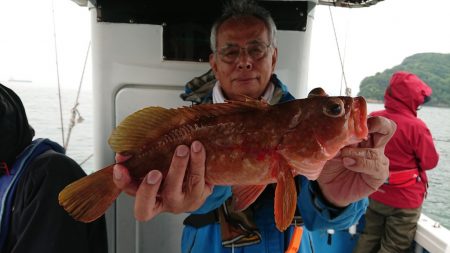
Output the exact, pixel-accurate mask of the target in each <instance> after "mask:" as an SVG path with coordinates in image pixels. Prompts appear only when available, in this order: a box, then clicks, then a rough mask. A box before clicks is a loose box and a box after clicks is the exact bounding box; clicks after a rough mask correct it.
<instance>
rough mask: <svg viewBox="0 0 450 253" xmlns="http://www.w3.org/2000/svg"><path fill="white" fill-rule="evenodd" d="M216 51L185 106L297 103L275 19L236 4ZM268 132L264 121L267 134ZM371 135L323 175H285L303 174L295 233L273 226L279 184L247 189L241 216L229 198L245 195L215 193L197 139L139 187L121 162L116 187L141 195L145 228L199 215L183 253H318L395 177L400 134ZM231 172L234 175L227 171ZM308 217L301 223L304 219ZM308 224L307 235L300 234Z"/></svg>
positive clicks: (372, 128)
mask: <svg viewBox="0 0 450 253" xmlns="http://www.w3.org/2000/svg"><path fill="white" fill-rule="evenodd" d="M211 47H212V50H213V53H212V54H211V55H210V65H211V68H212V71H213V73H207V76H204V77H203V78H206V79H207V80H206V81H205V82H203V83H201V85H198V86H200V87H198V86H197V85H196V83H195V81H194V82H191V83H189V84H188V86H187V88H186V93H185V94H183V95H182V97H183V98H184V99H185V100H189V101H193V102H195V103H202V104H203V103H214V104H215V103H223V102H224V101H226V100H231V101H244V102H245V101H247V100H250V99H255V101H256V100H259V99H261V100H264V101H266V102H267V103H268V104H270V105H274V104H279V103H281V102H286V101H290V100H293V99H294V98H293V97H292V95H291V94H290V93H289V92H288V91H287V89H286V86H285V85H283V84H282V83H281V81H280V80H279V79H278V78H277V77H276V75H275V74H274V73H273V72H274V69H275V65H276V62H277V60H278V59H277V43H276V27H275V24H274V22H273V20H272V18H271V17H270V14H269V13H268V12H267V11H266V10H264V9H262V8H261V7H259V6H257V5H255V4H253V3H251V2H248V1H232V3H231V5H230V6H228V8H227V9H226V10H225V11H224V14H223V16H222V17H221V18H219V19H218V20H217V21H216V23H215V24H214V26H213V29H212V32H211ZM212 74H213V75H212ZM208 77H209V78H208ZM214 78H215V79H214ZM197 81H198V80H197ZM197 84H198V83H197ZM208 85H209V86H208ZM311 95H313V96H319V95H320V94H314V93H313V94H311ZM322 95H323V94H322ZM253 103H255V106H264V105H256V104H257V103H256V102H253ZM260 104H264V103H260ZM364 106H365V103H364ZM319 109H320V110H322V108H319ZM364 110H365V107H364ZM331 112H333V111H332V110H331ZM337 113H338V114H339V113H340V112H337ZM364 119H365V118H364ZM264 123H265V122H259V124H261V126H263V125H264ZM312 123H313V122H312ZM355 124H356V123H355ZM362 124H365V122H364V123H362ZM367 126H368V138H367V140H364V141H362V142H360V143H359V144H355V143H354V142H348V144H353V145H349V146H347V147H344V148H342V149H341V150H340V151H339V153H338V155H337V156H335V158H333V159H331V158H332V157H330V160H329V161H328V162H326V163H325V164H324V166H323V170H322V168H321V169H318V170H314V171H312V172H308V173H310V174H308V173H307V172H306V171H300V172H299V171H298V170H296V164H295V163H292V164H291V163H289V161H287V162H288V163H289V165H286V166H287V167H292V169H293V172H294V173H293V174H294V176H295V190H296V191H297V194H298V196H297V195H295V196H297V197H296V199H295V201H296V202H294V203H296V205H294V209H292V212H294V211H295V213H296V217H297V218H296V219H294V222H293V223H296V224H292V225H289V224H290V220H288V222H289V224H288V225H287V226H286V227H284V226H281V228H280V226H279V225H278V223H277V222H276V221H275V220H274V218H273V217H274V212H275V216H277V212H278V213H279V212H283V211H284V210H283V209H277V205H278V204H277V203H275V206H276V207H275V210H274V196H275V202H277V194H278V193H276V192H277V190H274V187H273V184H269V186H267V187H265V185H264V187H262V188H258V189H257V190H255V188H252V189H247V190H255V191H257V193H256V194H254V195H252V196H253V197H254V198H253V199H251V200H245V201H244V202H245V203H244V204H242V205H240V207H241V208H239V209H242V207H248V208H246V209H245V211H242V212H238V211H236V212H235V211H233V208H232V207H233V204H236V203H231V202H230V201H227V199H229V198H230V196H232V194H233V195H234V194H240V192H241V190H243V189H241V188H239V187H233V191H232V187H230V186H221V185H220V184H218V185H213V184H211V183H210V182H208V180H205V168H206V167H207V165H206V164H207V154H208V153H209V152H212V151H211V150H208V146H206V145H204V144H205V143H202V142H199V141H198V140H195V141H193V142H192V144H191V145H190V147H189V146H187V145H179V146H178V147H177V148H176V150H175V152H174V154H173V158H172V161H171V163H170V167H169V169H168V172H167V173H166V174H165V175H164V176H163V173H161V171H159V170H151V171H150V172H148V174H147V175H145V177H144V178H143V180H142V181H139V180H135V179H132V178H133V177H132V176H130V173H129V171H128V169H127V167H125V166H124V165H123V164H120V163H123V162H124V161H126V160H128V159H131V158H130V157H127V156H124V155H120V154H118V155H117V157H116V159H117V162H118V164H117V165H115V166H114V170H113V175H114V176H113V178H114V183H115V184H116V186H117V187H118V188H119V189H121V190H123V191H125V192H127V193H128V194H130V195H133V196H136V200H135V217H136V219H137V220H140V221H146V220H150V219H152V218H153V217H154V216H156V215H158V214H159V213H162V212H172V213H181V212H191V213H192V215H191V216H189V217H188V219H186V221H185V224H186V226H185V229H184V232H183V239H182V252H229V250H230V248H233V250H234V252H285V251H286V252H312V251H311V250H312V249H313V248H314V242H313V241H312V240H311V238H310V232H309V231H310V230H316V229H327V228H334V229H337V230H339V229H345V228H348V227H349V226H351V225H352V224H354V223H356V222H357V221H358V219H359V218H360V216H361V215H362V214H363V213H364V211H365V208H366V206H367V200H366V199H365V197H367V196H368V195H369V194H371V193H373V192H374V191H376V189H377V188H378V187H379V186H380V185H381V184H383V182H384V181H385V179H386V178H387V176H388V172H389V171H388V163H389V162H388V159H387V158H386V157H385V155H384V147H385V145H386V143H387V141H388V140H389V139H390V137H391V136H392V134H393V132H394V131H395V124H393V123H392V122H391V121H389V120H387V119H386V118H382V117H371V118H369V119H367ZM332 128H333V127H331V130H333V129H332ZM293 138H294V136H293ZM360 140H361V139H360ZM300 141H301V140H300ZM323 144H324V146H323V148H324V149H326V148H328V147H327V144H328V143H326V142H325V143H323ZM306 148H308V147H306ZM243 152H249V151H248V150H243ZM282 155H283V154H282ZM284 157H289V155H286V156H284ZM262 159H265V158H262ZM311 159H312V158H311ZM256 160H257V159H256ZM224 161H226V159H225V160H224ZM278 166H280V165H278ZM286 166H285V167H286ZM224 167H225V168H227V164H226V162H225V163H224ZM299 167H301V166H300V165H299ZM314 168H315V167H314ZM208 173H209V172H208ZM163 177H164V180H162V179H163ZM288 183H289V182H288ZM278 184H280V181H278ZM288 185H289V184H288ZM283 186H284V185H283ZM280 191H281V192H282V193H281V196H282V197H283V199H279V200H278V201H279V202H280V201H281V202H289V201H288V200H287V199H285V197H289V196H286V194H284V192H283V190H282V189H280ZM285 191H287V190H285ZM255 199H256V200H255ZM238 201H239V199H238ZM288 206H289V204H288ZM283 215H284V214H283ZM300 215H301V218H302V219H300V218H298V217H299V216H300ZM217 221H219V222H217ZM302 222H303V225H304V226H302V227H304V228H305V229H304V230H303V234H302V229H300V226H298V225H301V224H302ZM276 223H277V224H276ZM280 230H285V231H283V232H280ZM301 238H303V239H304V240H301ZM300 240H301V244H300V246H298V243H299V242H300ZM289 242H291V243H289ZM298 247H300V248H298Z"/></svg>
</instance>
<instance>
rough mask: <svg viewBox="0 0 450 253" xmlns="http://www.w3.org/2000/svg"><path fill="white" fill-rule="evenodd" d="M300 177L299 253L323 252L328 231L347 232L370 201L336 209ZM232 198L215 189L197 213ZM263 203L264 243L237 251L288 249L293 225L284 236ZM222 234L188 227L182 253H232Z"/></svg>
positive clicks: (258, 215)
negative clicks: (224, 244) (321, 249)
mask: <svg viewBox="0 0 450 253" xmlns="http://www.w3.org/2000/svg"><path fill="white" fill-rule="evenodd" d="M272 82H273V83H274V84H275V86H276V89H279V90H280V89H281V91H282V93H283V96H282V98H281V100H280V102H285V101H289V100H292V99H294V97H293V96H292V95H291V94H290V93H289V92H288V91H287V88H286V86H285V85H284V84H282V83H281V81H279V79H278V78H277V77H276V76H275V75H274V76H273V78H272ZM209 95H211V93H210V94H209ZM300 177H301V179H300V184H301V187H300V189H301V190H300V193H299V194H298V199H297V205H298V208H299V210H300V213H301V215H302V217H303V220H304V222H305V225H304V227H303V237H302V241H301V244H300V249H299V252H301V253H307V252H320V251H317V250H318V248H320V246H321V245H320V244H324V243H326V241H327V238H326V230H327V229H330V228H332V229H335V230H344V229H347V228H349V227H350V226H351V225H353V224H355V223H357V221H358V220H359V218H360V217H361V216H362V214H363V213H364V212H365V210H366V207H367V203H368V202H367V199H362V200H360V201H358V202H355V203H352V204H350V205H349V206H347V207H346V208H344V209H342V210H336V209H334V208H332V207H330V206H327V204H326V202H325V201H324V200H323V199H322V197H321V196H320V193H319V192H318V190H317V189H316V185H315V183H313V182H312V181H309V180H308V179H306V178H305V177H303V176H300ZM230 196H231V187H229V186H214V190H213V193H212V194H211V195H210V196H209V197H208V198H207V200H206V201H205V203H204V204H203V206H202V207H200V208H199V209H198V210H196V211H195V212H193V213H195V214H202V213H207V212H210V211H212V210H214V209H216V208H218V207H219V206H221V205H222V204H223V203H224V202H225V200H226V199H228V198H229V197H230ZM261 203H262V206H261V207H260V208H259V209H258V212H255V214H254V216H255V217H254V218H255V223H256V225H257V226H258V228H259V232H260V233H261V236H262V241H261V242H260V243H258V244H253V245H249V246H244V247H239V248H234V249H233V250H234V251H233V252H235V253H253V252H255V253H282V252H284V251H285V250H286V247H287V246H288V244H289V241H290V238H291V235H292V232H293V226H291V227H290V228H288V229H287V230H286V231H285V232H283V233H282V232H280V231H278V229H277V228H276V227H275V221H274V210H273V199H263V200H262V201H261ZM220 231H221V230H220V224H219V223H213V224H210V225H206V226H204V227H201V228H195V227H192V226H185V228H184V230H183V236H182V242H181V249H182V252H183V253H188V252H189V253H197V252H212V253H219V252H223V253H225V252H232V249H231V248H225V247H223V246H222V244H221V240H222V239H221V232H220ZM313 231H314V232H313ZM324 235H325V236H324Z"/></svg>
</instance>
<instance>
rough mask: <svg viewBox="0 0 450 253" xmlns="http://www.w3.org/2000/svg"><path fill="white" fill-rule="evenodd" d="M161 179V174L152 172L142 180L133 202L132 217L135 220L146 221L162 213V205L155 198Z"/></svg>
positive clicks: (155, 171)
mask: <svg viewBox="0 0 450 253" xmlns="http://www.w3.org/2000/svg"><path fill="white" fill-rule="evenodd" d="M161 179H162V174H161V172H160V171H157V170H152V171H150V172H149V173H148V174H147V176H146V177H145V178H144V180H142V183H141V185H140V186H139V188H138V190H137V192H136V201H135V202H134V203H135V204H134V216H135V218H136V220H138V221H147V220H149V219H151V218H153V217H154V216H155V215H157V214H159V213H160V212H161V211H163V210H162V203H160V202H158V197H157V195H158V190H159V187H160V185H161Z"/></svg>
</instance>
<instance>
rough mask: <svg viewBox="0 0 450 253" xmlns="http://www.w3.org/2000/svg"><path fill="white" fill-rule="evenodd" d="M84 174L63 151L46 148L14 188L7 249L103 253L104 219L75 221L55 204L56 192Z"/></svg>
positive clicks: (21, 252)
mask: <svg viewBox="0 0 450 253" xmlns="http://www.w3.org/2000/svg"><path fill="white" fill-rule="evenodd" d="M85 175H86V174H85V173H84V171H83V170H82V169H81V167H80V166H79V165H78V164H77V163H76V162H75V161H73V160H72V159H70V158H69V157H67V156H65V155H63V154H59V153H56V152H53V151H49V152H46V153H44V154H42V155H40V156H38V157H37V158H36V159H35V160H34V161H33V162H32V163H31V164H30V165H29V166H28V168H27V171H26V172H25V173H24V175H23V176H22V178H21V179H20V182H19V185H18V187H17V191H16V195H15V200H14V207H13V212H12V217H11V227H10V233H9V237H8V242H7V247H6V249H7V252H8V253H29V252H46V253H65V252H77V253H79V252H83V253H85V252H86V253H89V252H96V253H97V252H98V253H103V252H107V236H106V224H105V218H104V217H103V216H102V217H101V218H99V219H98V220H96V221H94V222H91V223H82V222H78V221H76V220H74V219H73V218H72V217H70V216H69V215H68V214H67V213H66V211H65V210H64V209H63V208H62V207H61V206H60V205H59V203H58V194H59V192H60V191H61V190H62V189H63V188H64V187H65V186H66V185H68V184H69V183H71V182H73V181H75V180H77V179H79V178H81V177H83V176H85Z"/></svg>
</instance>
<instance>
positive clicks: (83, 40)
mask: <svg viewBox="0 0 450 253" xmlns="http://www.w3.org/2000/svg"><path fill="white" fill-rule="evenodd" d="M52 4H53V1H52V0H44V1H36V0H0V36H1V39H0V81H5V80H8V79H9V78H15V79H29V80H33V82H35V83H53V84H55V83H56V67H55V65H56V64H55V61H56V60H55V50H54V48H55V46H54V33H53V15H52V10H54V11H55V25H56V38H57V47H58V59H59V62H58V65H59V76H60V80H61V83H63V84H64V85H66V86H70V87H77V86H78V84H79V82H80V77H81V72H82V68H83V63H84V59H85V55H86V50H87V47H88V44H89V40H90V30H89V26H90V24H89V23H90V16H89V11H88V9H87V8H85V7H79V6H77V5H76V4H75V3H73V2H72V1H70V0H57V1H54V7H52ZM449 10H450V0H426V1H424V0H385V1H383V2H380V3H378V4H376V5H375V6H372V7H370V8H358V9H344V8H333V7H332V8H331V11H332V15H333V19H334V23H335V27H336V33H337V36H338V43H339V46H340V51H341V55H342V58H343V61H344V71H345V73H346V80H347V83H348V85H349V87H351V88H352V90H353V95H356V93H357V91H358V86H359V83H360V82H361V80H362V79H363V78H364V77H365V76H369V75H373V74H375V73H376V72H382V71H383V70H385V69H387V68H391V67H393V66H395V65H397V64H400V63H401V61H402V60H403V59H404V58H405V57H407V56H410V55H412V54H415V53H422V52H438V53H450V32H449V25H450V15H449V14H448V13H449ZM337 52H338V50H337V45H336V41H335V37H334V32H333V29H332V23H331V17H330V12H329V7H327V6H319V7H317V8H316V12H315V20H314V25H313V31H312V46H311V55H310V63H311V64H310V72H309V87H311V88H312V87H315V86H323V87H325V88H326V90H327V92H328V93H329V94H331V95H338V94H339V88H340V86H341V80H342V74H341V72H342V71H341V66H340V63H339V56H338V53H337ZM88 67H90V66H88ZM89 75H90V71H89V69H88V71H87V73H86V76H87V77H88V78H89ZM88 82H89V81H88ZM89 85H90V82H89Z"/></svg>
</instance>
